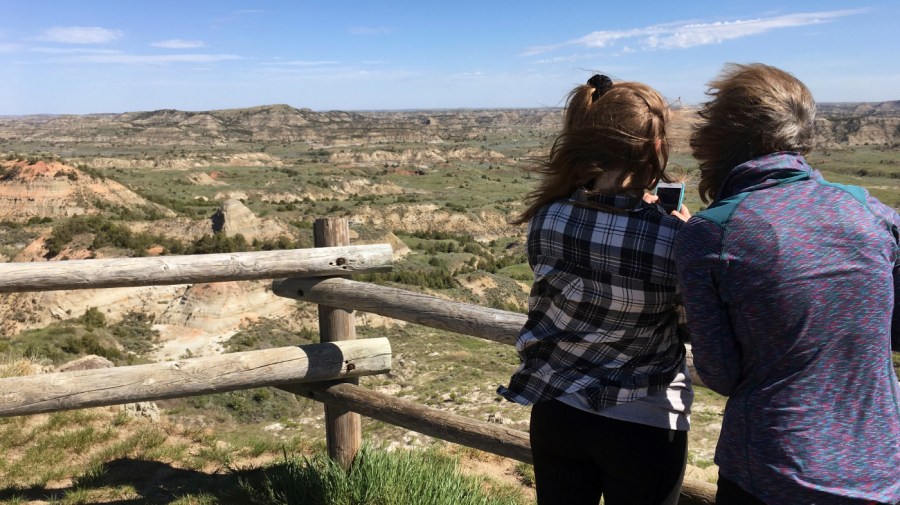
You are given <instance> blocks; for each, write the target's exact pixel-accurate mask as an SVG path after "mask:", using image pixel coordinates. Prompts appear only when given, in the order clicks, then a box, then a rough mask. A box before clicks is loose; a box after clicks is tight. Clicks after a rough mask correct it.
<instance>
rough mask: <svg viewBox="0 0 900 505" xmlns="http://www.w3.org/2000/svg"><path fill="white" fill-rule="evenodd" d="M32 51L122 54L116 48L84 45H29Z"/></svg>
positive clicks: (45, 52) (44, 52)
mask: <svg viewBox="0 0 900 505" xmlns="http://www.w3.org/2000/svg"><path fill="white" fill-rule="evenodd" d="M28 50H29V51H31V52H33V53H43V54H122V51H119V50H117V49H92V48H86V47H29V48H28Z"/></svg>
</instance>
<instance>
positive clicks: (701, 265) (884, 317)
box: [675, 64, 900, 505]
mask: <svg viewBox="0 0 900 505" xmlns="http://www.w3.org/2000/svg"><path fill="white" fill-rule="evenodd" d="M708 94H709V95H710V96H711V97H712V100H711V101H709V102H707V103H706V104H704V105H703V107H702V109H701V111H700V118H701V121H700V122H699V123H698V124H697V125H696V126H695V128H694V132H693V135H692V137H691V147H692V149H693V153H694V156H695V157H696V158H697V159H698V161H699V162H700V170H701V176H700V194H701V197H702V198H703V200H704V201H710V200H711V201H712V204H711V205H710V206H709V208H707V209H706V210H704V211H703V212H700V213H698V214H697V215H695V216H694V217H693V218H692V219H691V220H690V221H689V222H688V223H687V224H686V225H685V226H684V227H682V228H681V230H680V231H679V233H678V235H677V236H676V240H675V252H676V264H677V267H678V276H679V280H680V282H681V287H682V290H683V294H684V301H685V309H686V311H687V317H688V327H689V329H690V333H691V341H692V344H693V352H694V365H695V367H696V369H697V373H698V374H699V375H700V377H701V379H703V382H704V383H705V384H706V385H707V386H708V387H710V388H711V389H713V390H715V391H717V392H719V393H721V394H723V395H726V396H728V403H727V405H726V407H725V417H724V420H723V423H722V432H721V435H720V437H719V444H718V447H717V449H716V458H715V461H716V463H717V464H718V465H719V491H718V495H717V502H718V503H720V504H727V505H740V504H767V505H788V504H789V505H794V504H816V505H839V504H840V505H845V504H846V505H851V504H852V505H863V504H894V503H897V502H898V500H900V384H898V381H897V376H896V374H895V372H894V369H893V366H892V362H891V350H892V349H893V350H895V351H900V307H898V301H900V296H898V294H900V245H898V241H900V216H898V214H897V212H895V211H894V210H893V209H890V208H888V207H887V206H885V205H883V204H881V203H880V202H878V201H877V200H876V199H875V198H873V197H871V196H869V195H868V193H867V192H866V191H865V190H864V189H862V188H858V187H854V186H845V185H840V184H832V183H829V182H827V181H825V180H824V179H823V178H822V176H821V175H820V174H819V172H817V171H815V170H813V169H812V168H811V167H810V166H809V165H808V164H807V162H806V160H805V158H804V156H803V155H804V154H806V153H808V152H809V151H810V149H811V147H812V143H813V119H814V116H815V103H814V102H813V98H812V96H811V95H810V93H809V90H808V89H807V88H806V87H805V86H804V85H803V83H801V82H800V81H799V80H797V79H796V78H795V77H793V76H792V75H790V74H788V73H786V72H784V71H782V70H779V69H777V68H773V67H770V66H766V65H761V64H751V65H729V66H727V67H726V68H725V70H724V71H723V73H722V74H721V75H720V76H719V77H718V78H717V79H716V80H714V81H712V82H711V84H710V91H709V92H708Z"/></svg>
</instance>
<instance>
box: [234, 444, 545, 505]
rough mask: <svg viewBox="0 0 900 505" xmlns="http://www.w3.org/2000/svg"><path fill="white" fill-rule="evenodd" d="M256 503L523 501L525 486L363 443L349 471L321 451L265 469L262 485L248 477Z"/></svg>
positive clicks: (491, 504) (500, 504)
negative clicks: (523, 487) (518, 487)
mask: <svg viewBox="0 0 900 505" xmlns="http://www.w3.org/2000/svg"><path fill="white" fill-rule="evenodd" d="M243 489H244V490H245V491H246V492H247V494H248V495H249V496H250V497H251V503H253V504H260V505H262V504H266V505H269V504H272V505H282V504H283V505H292V504H297V503H304V504H308V505H370V504H371V505H409V504H413V503H415V504H417V505H524V504H525V503H527V501H526V498H525V496H524V495H523V494H522V492H521V491H520V490H519V489H517V488H514V487H511V486H508V485H500V484H497V483H494V482H491V481H488V480H486V479H484V478H481V477H474V476H465V475H463V474H462V473H461V472H460V471H459V467H458V464H457V462H456V460H454V459H453V458H450V457H448V456H447V455H445V454H442V453H439V452H436V451H424V452H407V451H397V452H385V451H377V450H372V449H368V448H364V449H363V450H362V451H360V453H359V455H358V456H357V458H356V460H355V461H354V463H353V464H352V465H351V467H350V469H349V471H344V469H343V468H341V467H340V466H338V465H337V464H336V463H334V462H332V461H331V460H330V459H328V458H326V457H323V456H318V457H313V458H309V457H301V458H298V457H286V458H285V461H284V462H283V463H280V464H278V465H274V466H271V467H269V468H267V469H266V470H265V471H264V478H263V479H262V482H261V485H254V484H253V483H250V482H246V481H245V482H244V486H243Z"/></svg>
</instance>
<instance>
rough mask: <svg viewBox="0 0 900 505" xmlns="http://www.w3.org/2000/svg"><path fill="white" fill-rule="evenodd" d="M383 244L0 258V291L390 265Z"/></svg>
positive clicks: (244, 277) (271, 275)
mask: <svg viewBox="0 0 900 505" xmlns="http://www.w3.org/2000/svg"><path fill="white" fill-rule="evenodd" d="M392 261H393V250H392V249H391V246H390V245H388V244H375V245H359V246H345V247H323V248H318V249H294V250H289V251H263V252H244V253H221V254H198V255H192V256H155V257H150V258H109V259H98V260H71V261H46V262H35V263H0V293H12V292H21V291H53V290H61V289H88V288H92V289H93V288H118V287H134V286H165V285H172V284H194V283H202V282H224V281H249V280H258V279H277V278H279V277H321V276H328V275H348V274H354V273H360V274H361V273H372V272H384V271H389V270H390V269H391V265H392Z"/></svg>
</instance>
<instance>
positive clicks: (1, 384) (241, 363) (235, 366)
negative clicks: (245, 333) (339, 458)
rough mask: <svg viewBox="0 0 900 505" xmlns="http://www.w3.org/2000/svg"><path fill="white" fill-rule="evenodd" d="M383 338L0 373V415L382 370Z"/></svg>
mask: <svg viewBox="0 0 900 505" xmlns="http://www.w3.org/2000/svg"><path fill="white" fill-rule="evenodd" d="M390 369H391V346H390V343H389V342H388V339H386V338H370V339H365V340H352V341H347V342H334V343H323V344H309V345H302V346H297V347H280V348H275V349H264V350H261V351H246V352H236V353H231V354H222V355H218V356H210V357H202V358H191V359H184V360H179V361H168V362H163V363H151V364H146V365H134V366H123V367H115V368H100V369H92V370H78V371H73V372H59V373H54V374H39V375H28V376H24V377H9V378H4V379H0V417H9V416H21V415H31V414H40V413H44V412H55V411H59V410H71V409H76V408H86V407H100V406H105V405H118V404H123V403H135V402H142V401H152V400H163V399H167V398H181V397H186V396H197V395H208V394H214V393H224V392H226V391H235V390H238V389H249V388H257V387H264V386H279V385H283V384H296V383H303V382H313V381H322V380H329V379H338V378H350V377H359V376H363V375H374V374H380V373H385V372H388V371H390Z"/></svg>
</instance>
